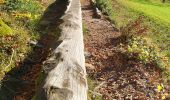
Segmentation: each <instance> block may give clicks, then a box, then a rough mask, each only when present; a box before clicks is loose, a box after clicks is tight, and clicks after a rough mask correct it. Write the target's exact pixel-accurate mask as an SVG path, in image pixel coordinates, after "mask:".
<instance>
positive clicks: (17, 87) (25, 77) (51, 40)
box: [0, 0, 69, 100]
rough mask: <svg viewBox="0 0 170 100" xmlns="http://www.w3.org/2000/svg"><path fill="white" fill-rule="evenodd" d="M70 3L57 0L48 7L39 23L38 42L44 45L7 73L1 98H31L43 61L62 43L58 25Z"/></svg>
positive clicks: (24, 99)
mask: <svg viewBox="0 0 170 100" xmlns="http://www.w3.org/2000/svg"><path fill="white" fill-rule="evenodd" d="M68 3H69V2H68V0H57V1H55V2H54V3H53V4H51V5H50V6H49V7H48V8H47V9H46V11H45V12H44V14H43V16H42V18H41V19H40V22H39V25H38V32H39V34H40V35H41V36H40V39H39V40H38V43H39V44H41V45H43V47H41V48H40V47H37V46H35V47H33V50H32V51H31V52H30V54H29V55H28V56H27V57H26V58H25V59H24V60H23V61H22V62H20V64H19V65H18V66H16V67H15V68H14V69H12V70H11V71H10V72H8V73H6V75H5V77H4V78H3V80H2V83H1V84H0V100H31V98H32V96H33V95H34V94H35V91H36V89H35V88H36V79H37V78H38V76H39V73H40V72H41V67H42V63H43V61H45V60H46V58H47V57H48V55H49V53H50V52H51V50H52V49H54V48H56V47H57V46H58V45H59V44H60V43H59V42H58V41H57V40H58V37H59V35H60V30H59V28H58V26H59V25H60V24H61V23H62V20H61V19H60V18H61V17H62V15H63V14H64V12H65V11H66V9H67V5H68Z"/></svg>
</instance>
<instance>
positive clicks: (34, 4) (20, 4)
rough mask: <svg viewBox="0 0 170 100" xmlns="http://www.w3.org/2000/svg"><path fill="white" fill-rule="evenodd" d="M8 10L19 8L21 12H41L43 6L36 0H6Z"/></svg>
mask: <svg viewBox="0 0 170 100" xmlns="http://www.w3.org/2000/svg"><path fill="white" fill-rule="evenodd" d="M5 8H6V9H7V10H10V11H12V10H17V11H19V12H30V13H31V14H36V13H40V12H41V11H42V9H43V7H42V6H41V5H40V4H39V2H38V1H36V0H6V7H5Z"/></svg>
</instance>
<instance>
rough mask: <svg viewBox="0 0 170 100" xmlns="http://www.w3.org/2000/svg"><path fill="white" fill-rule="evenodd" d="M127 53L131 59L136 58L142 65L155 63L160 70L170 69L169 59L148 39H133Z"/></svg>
mask: <svg viewBox="0 0 170 100" xmlns="http://www.w3.org/2000/svg"><path fill="white" fill-rule="evenodd" d="M127 51H128V53H129V56H130V57H136V58H137V59H139V60H140V61H142V63H144V64H147V63H153V64H155V65H157V66H158V67H160V68H165V67H168V58H167V57H166V56H165V55H163V54H162V53H160V49H159V48H158V47H157V46H156V45H154V44H153V43H149V40H148V39H147V38H142V37H132V38H131V39H129V40H128V46H127Z"/></svg>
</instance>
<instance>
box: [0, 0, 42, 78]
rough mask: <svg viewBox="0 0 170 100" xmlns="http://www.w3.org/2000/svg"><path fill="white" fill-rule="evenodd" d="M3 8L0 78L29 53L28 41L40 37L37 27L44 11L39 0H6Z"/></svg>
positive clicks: (0, 28)
mask: <svg viewBox="0 0 170 100" xmlns="http://www.w3.org/2000/svg"><path fill="white" fill-rule="evenodd" d="M1 8H2V9H1V12H0V17H1V19H2V20H3V21H4V22H5V23H4V22H3V21H2V20H0V25H1V26H0V78H2V77H3V76H4V74H5V73H6V72H8V71H10V70H11V69H12V68H14V67H15V66H18V65H17V64H18V62H21V61H22V60H23V59H24V58H25V57H26V56H27V54H29V52H30V50H31V47H30V46H29V45H27V44H28V41H30V39H33V40H35V39H38V38H39V36H40V34H39V33H38V32H37V31H36V27H37V24H38V22H39V19H40V17H41V14H43V11H44V10H43V9H44V8H43V6H42V5H41V3H40V2H39V1H38V0H5V3H4V4H3V5H2V6H1ZM2 26H3V27H2ZM9 26H10V27H11V28H12V29H13V30H12V29H11V28H10V27H9ZM0 80H1V79H0Z"/></svg>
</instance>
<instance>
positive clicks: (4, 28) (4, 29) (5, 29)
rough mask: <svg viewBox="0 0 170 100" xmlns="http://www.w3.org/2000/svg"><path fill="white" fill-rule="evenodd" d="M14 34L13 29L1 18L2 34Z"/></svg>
mask: <svg viewBox="0 0 170 100" xmlns="http://www.w3.org/2000/svg"><path fill="white" fill-rule="evenodd" d="M6 35H13V31H12V29H11V28H10V27H9V26H8V25H7V24H5V23H4V22H3V21H2V20H1V19H0V36H6Z"/></svg>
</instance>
